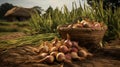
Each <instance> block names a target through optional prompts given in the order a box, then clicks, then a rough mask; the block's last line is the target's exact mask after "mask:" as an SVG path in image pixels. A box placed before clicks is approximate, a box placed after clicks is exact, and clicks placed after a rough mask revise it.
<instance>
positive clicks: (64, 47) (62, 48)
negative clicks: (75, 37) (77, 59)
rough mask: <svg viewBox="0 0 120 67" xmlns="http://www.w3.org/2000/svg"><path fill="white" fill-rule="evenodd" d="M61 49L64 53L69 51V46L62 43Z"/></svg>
mask: <svg viewBox="0 0 120 67" xmlns="http://www.w3.org/2000/svg"><path fill="white" fill-rule="evenodd" d="M59 51H60V52H63V53H67V52H68V51H69V49H68V48H67V46H65V45H62V46H60V47H59Z"/></svg>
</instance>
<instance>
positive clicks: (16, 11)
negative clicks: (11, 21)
mask: <svg viewBox="0 0 120 67" xmlns="http://www.w3.org/2000/svg"><path fill="white" fill-rule="evenodd" d="M33 12H34V10H33V9H30V8H22V7H13V8H12V9H10V10H8V11H7V12H6V13H5V17H7V16H24V17H30V16H31V14H30V13H33Z"/></svg>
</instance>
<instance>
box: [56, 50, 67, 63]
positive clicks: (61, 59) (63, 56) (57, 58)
mask: <svg viewBox="0 0 120 67" xmlns="http://www.w3.org/2000/svg"><path fill="white" fill-rule="evenodd" d="M65 59H66V58H65V54H64V53H62V52H60V53H58V54H57V56H56V60H57V61H59V62H62V61H64V60H65Z"/></svg>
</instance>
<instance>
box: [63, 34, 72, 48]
mask: <svg viewBox="0 0 120 67" xmlns="http://www.w3.org/2000/svg"><path fill="white" fill-rule="evenodd" d="M64 45H66V46H67V47H68V48H69V47H72V42H71V41H70V35H69V34H67V40H65V41H64Z"/></svg>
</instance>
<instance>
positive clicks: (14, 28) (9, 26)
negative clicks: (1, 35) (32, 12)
mask: <svg viewBox="0 0 120 67" xmlns="http://www.w3.org/2000/svg"><path fill="white" fill-rule="evenodd" d="M25 28H29V24H28V21H24V22H6V21H0V32H19V31H24V29H25Z"/></svg>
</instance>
